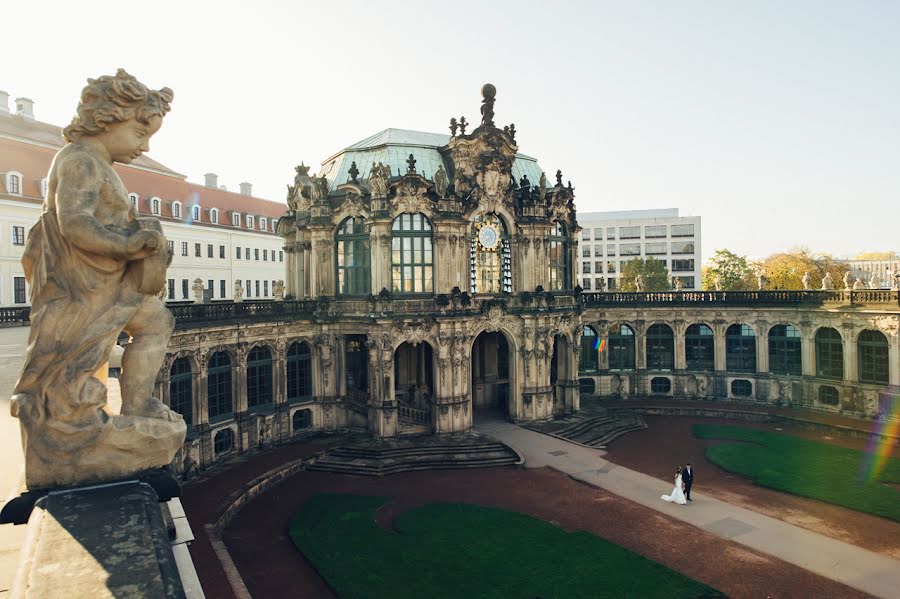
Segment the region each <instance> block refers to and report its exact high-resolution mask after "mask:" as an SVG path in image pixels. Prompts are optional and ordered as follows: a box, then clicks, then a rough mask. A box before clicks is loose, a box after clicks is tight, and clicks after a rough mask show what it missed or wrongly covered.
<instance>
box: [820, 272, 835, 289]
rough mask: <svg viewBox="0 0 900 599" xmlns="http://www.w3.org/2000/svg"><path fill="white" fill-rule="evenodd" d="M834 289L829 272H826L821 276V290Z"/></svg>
mask: <svg viewBox="0 0 900 599" xmlns="http://www.w3.org/2000/svg"><path fill="white" fill-rule="evenodd" d="M832 289H834V279H833V278H832V277H831V273H830V272H826V273H825V276H824V277H822V291H831V290H832Z"/></svg>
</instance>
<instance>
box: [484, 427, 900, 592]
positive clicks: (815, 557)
mask: <svg viewBox="0 0 900 599" xmlns="http://www.w3.org/2000/svg"><path fill="white" fill-rule="evenodd" d="M475 429H476V430H477V431H478V432H480V433H483V434H486V435H490V436H492V437H494V438H496V439H498V440H500V441H502V442H503V443H506V444H507V445H510V446H512V447H513V448H515V449H516V450H517V451H518V452H519V453H520V454H522V455H523V456H524V457H525V466H526V467H527V468H541V467H545V466H547V467H551V468H554V469H556V470H559V471H560V472H563V473H565V474H568V475H569V476H571V477H572V478H574V479H576V480H580V481H582V482H585V483H588V484H590V485H593V486H595V487H599V488H601V489H605V490H608V491H610V492H612V493H615V494H616V495H619V496H621V497H625V498H627V499H630V500H632V501H634V502H636V503H639V504H641V505H644V506H646V507H649V508H651V509H654V510H656V511H658V512H661V513H664V514H666V515H668V516H671V517H672V518H676V519H678V520H681V521H683V522H686V523H688V524H691V525H693V526H696V527H697V528H699V529H701V530H703V531H706V532H709V533H713V534H715V535H718V536H720V537H724V538H726V539H729V540H731V541H734V542H737V543H740V544H742V545H745V546H747V547H749V548H751V549H754V550H756V551H759V552H761V553H765V554H767V555H771V556H773V557H776V558H778V559H781V560H784V561H785V562H788V563H790V564H794V565H796V566H799V567H801V568H803V569H805V570H808V571H810V572H813V573H815V574H818V575H819V576H823V577H825V578H829V579H831V580H834V581H836V582H840V583H842V584H845V585H847V586H850V587H852V588H854V589H857V590H860V591H863V592H865V593H868V594H870V595H874V596H876V597H884V598H893V597H896V596H897V589H900V560H895V559H891V558H889V557H886V556H883V555H879V554H877V553H874V552H871V551H867V550H865V549H861V548H859V547H856V546H854V545H850V544H847V543H844V542H842V541H838V540H835V539H832V538H830V537H826V536H824V535H820V534H818V533H814V532H810V531H808V530H805V529H803V528H800V527H797V526H794V525H792V524H788V523H787V522H783V521H781V520H777V519H775V518H771V517H769V516H765V515H763V514H759V513H757V512H753V511H750V510H748V509H744V508H741V507H738V506H735V505H731V504H728V503H725V502H723V501H719V500H717V499H713V498H711V497H709V496H705V495H704V494H703V493H700V492H697V491H694V492H692V493H691V494H692V495H693V496H694V498H695V501H693V502H691V504H689V505H688V506H679V505H673V504H669V503H666V502H664V501H661V500H660V499H659V496H660V495H661V494H662V493H663V492H667V490H668V487H671V483H670V482H666V481H662V480H659V479H657V478H653V477H651V476H647V475H645V474H641V473H639V472H635V471H633V470H629V469H627V468H623V467H621V466H618V465H616V464H614V463H612V462H609V461H607V460H604V459H603V458H602V456H603V455H604V452H602V451H600V450H596V449H591V448H587V447H583V446H581V445H577V444H575V443H569V442H566V441H563V440H561V439H558V438H555V437H551V436H548V435H544V434H541V433H538V432H535V431H531V430H528V429H524V428H521V427H519V426H516V425H515V424H510V423H508V422H504V421H501V420H483V421H477V422H476V425H475Z"/></svg>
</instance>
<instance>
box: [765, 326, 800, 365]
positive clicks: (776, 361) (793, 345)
mask: <svg viewBox="0 0 900 599" xmlns="http://www.w3.org/2000/svg"><path fill="white" fill-rule="evenodd" d="M769 372H771V373H772V374H788V375H795V376H800V375H801V374H803V366H802V358H801V341H800V329H798V328H797V327H795V326H794V325H792V324H776V325H775V326H773V327H772V328H771V329H769Z"/></svg>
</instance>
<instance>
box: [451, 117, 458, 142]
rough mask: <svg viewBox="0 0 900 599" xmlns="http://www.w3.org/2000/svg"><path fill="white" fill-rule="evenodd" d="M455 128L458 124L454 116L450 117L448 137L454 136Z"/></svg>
mask: <svg viewBox="0 0 900 599" xmlns="http://www.w3.org/2000/svg"><path fill="white" fill-rule="evenodd" d="M457 129H459V124H457V122H456V117H450V137H456V130H457Z"/></svg>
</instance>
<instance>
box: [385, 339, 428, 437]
mask: <svg viewBox="0 0 900 599" xmlns="http://www.w3.org/2000/svg"><path fill="white" fill-rule="evenodd" d="M433 355H434V354H433V351H432V349H431V346H430V345H429V344H428V343H425V342H422V343H419V344H418V345H412V344H410V343H401V344H400V346H399V347H398V348H397V349H396V351H394V399H396V400H397V411H398V414H399V417H400V427H401V429H405V430H411V429H420V428H424V429H425V430H422V431H421V432H431V406H432V404H433V399H434V364H433Z"/></svg>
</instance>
